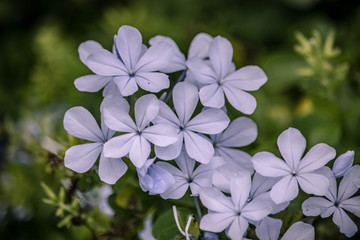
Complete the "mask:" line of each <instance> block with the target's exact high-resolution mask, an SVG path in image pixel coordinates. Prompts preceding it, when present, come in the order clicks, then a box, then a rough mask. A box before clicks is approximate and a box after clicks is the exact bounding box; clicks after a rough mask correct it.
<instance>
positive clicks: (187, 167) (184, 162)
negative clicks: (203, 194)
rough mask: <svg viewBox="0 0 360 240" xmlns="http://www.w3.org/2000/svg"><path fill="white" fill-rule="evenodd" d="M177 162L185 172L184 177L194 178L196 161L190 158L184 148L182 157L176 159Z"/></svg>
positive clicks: (181, 153)
mask: <svg viewBox="0 0 360 240" xmlns="http://www.w3.org/2000/svg"><path fill="white" fill-rule="evenodd" d="M175 162H176V164H177V165H178V166H179V168H180V170H181V171H182V172H183V174H184V176H188V177H190V176H192V174H193V171H194V167H195V160H194V159H192V158H190V156H189V155H188V154H187V153H186V151H185V149H184V148H182V150H181V152H180V155H179V156H178V157H177V158H176V159H175Z"/></svg>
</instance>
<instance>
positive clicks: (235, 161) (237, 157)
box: [210, 117, 258, 173]
mask: <svg viewBox="0 0 360 240" xmlns="http://www.w3.org/2000/svg"><path fill="white" fill-rule="evenodd" d="M257 133H258V131H257V127H256V123H255V122H254V121H253V120H251V119H250V118H247V117H239V118H237V119H235V120H233V121H232V122H231V123H230V124H229V126H228V128H227V129H225V130H224V132H222V133H219V134H216V135H210V137H211V141H212V143H213V146H214V150H215V156H220V157H222V158H223V159H224V160H226V161H227V162H228V163H229V164H231V165H238V166H240V167H242V168H243V169H247V170H248V171H249V172H250V173H252V172H253V170H254V167H253V164H252V162H251V160H250V159H251V156H250V155H249V154H248V153H246V152H244V151H241V150H238V149H233V148H232V147H243V146H247V145H249V144H250V143H252V142H254V141H255V139H256V137H257Z"/></svg>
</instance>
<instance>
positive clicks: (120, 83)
mask: <svg viewBox="0 0 360 240" xmlns="http://www.w3.org/2000/svg"><path fill="white" fill-rule="evenodd" d="M113 79H114V83H115V84H116V86H117V87H118V89H119V91H120V93H121V95H122V96H125V97H126V96H130V95H133V94H134V93H135V92H136V91H137V90H138V89H139V88H138V85H137V83H136V80H135V78H133V77H130V76H128V75H123V76H117V77H114V78H113Z"/></svg>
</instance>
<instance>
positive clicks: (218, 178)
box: [201, 164, 246, 193]
mask: <svg viewBox="0 0 360 240" xmlns="http://www.w3.org/2000/svg"><path fill="white" fill-rule="evenodd" d="M201 166H202V165H201ZM243 174H246V170H244V169H242V168H240V167H237V166H231V165H228V164H225V165H222V166H220V167H218V168H217V169H216V171H214V173H213V175H212V183H213V186H214V187H216V188H217V189H219V190H221V191H222V192H226V193H230V182H231V178H232V177H234V176H236V175H240V176H241V175H243Z"/></svg>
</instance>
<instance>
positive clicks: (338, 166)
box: [332, 151, 355, 178]
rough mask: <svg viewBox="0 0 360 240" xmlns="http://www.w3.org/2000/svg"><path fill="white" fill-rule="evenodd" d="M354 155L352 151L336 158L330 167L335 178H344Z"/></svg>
mask: <svg viewBox="0 0 360 240" xmlns="http://www.w3.org/2000/svg"><path fill="white" fill-rule="evenodd" d="M354 155H355V152H354V151H347V152H346V153H343V154H341V155H340V156H339V157H337V158H336V160H335V162H334V165H333V167H332V171H333V172H334V174H335V177H336V178H338V177H342V176H344V175H345V173H346V172H347V171H349V170H350V168H351V166H352V165H353V162H354Z"/></svg>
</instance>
